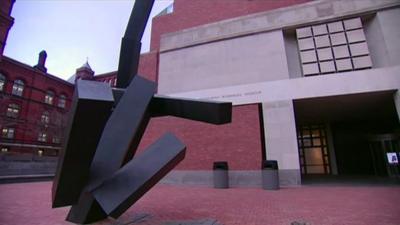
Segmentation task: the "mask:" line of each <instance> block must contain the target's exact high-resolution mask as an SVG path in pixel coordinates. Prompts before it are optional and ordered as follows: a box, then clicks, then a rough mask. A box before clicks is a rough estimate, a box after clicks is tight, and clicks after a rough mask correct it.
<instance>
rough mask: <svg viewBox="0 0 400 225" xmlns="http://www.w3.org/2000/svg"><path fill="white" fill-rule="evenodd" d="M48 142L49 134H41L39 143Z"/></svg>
mask: <svg viewBox="0 0 400 225" xmlns="http://www.w3.org/2000/svg"><path fill="white" fill-rule="evenodd" d="M46 140H47V134H46V133H44V132H39V135H38V141H41V142H46Z"/></svg>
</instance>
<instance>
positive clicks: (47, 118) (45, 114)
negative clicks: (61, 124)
mask: <svg viewBox="0 0 400 225" xmlns="http://www.w3.org/2000/svg"><path fill="white" fill-rule="evenodd" d="M40 121H41V122H42V123H46V124H47V123H49V122H50V115H49V112H46V111H45V112H43V114H42V117H41V118H40Z"/></svg>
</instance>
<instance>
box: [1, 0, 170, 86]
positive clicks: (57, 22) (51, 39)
mask: <svg viewBox="0 0 400 225" xmlns="http://www.w3.org/2000/svg"><path fill="white" fill-rule="evenodd" d="M172 2H173V0H156V1H155V4H154V6H153V11H152V13H151V17H153V16H155V15H157V14H158V13H159V12H161V11H162V10H163V9H164V8H166V7H167V6H169V5H170V4H171V3H172ZM133 4H134V1H133V0H132V1H130V0H85V1H82V0H79V1H78V0H52V1H50V0H34V1H33V0H17V1H16V2H15V4H14V7H13V10H12V13H11V16H12V17H14V19H15V21H14V25H13V26H12V28H11V30H10V33H9V35H8V39H7V43H6V48H5V52H4V55H6V56H8V57H11V58H13V59H16V60H18V61H21V62H23V63H26V64H28V65H31V66H33V65H36V63H37V58H38V54H39V52H40V51H41V50H46V52H47V61H46V67H47V69H48V70H47V72H49V73H50V74H53V75H56V76H58V77H60V78H63V79H68V77H70V76H71V75H72V74H74V73H75V70H76V68H78V67H80V66H81V65H82V64H84V63H85V62H86V58H87V57H88V58H89V64H90V66H91V67H92V69H93V70H94V71H95V73H96V74H100V73H106V72H111V71H115V70H117V65H118V57H119V49H120V44H121V38H122V36H123V34H124V32H125V28H126V25H127V22H128V19H129V16H130V13H131V10H132V7H133ZM150 28H151V19H149V23H148V24H147V27H146V31H145V34H144V36H143V39H142V52H147V51H149V45H150Z"/></svg>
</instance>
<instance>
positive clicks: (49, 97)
mask: <svg viewBox="0 0 400 225" xmlns="http://www.w3.org/2000/svg"><path fill="white" fill-rule="evenodd" d="M53 100H54V92H52V91H47V93H46V96H44V102H45V103H47V104H49V105H53Z"/></svg>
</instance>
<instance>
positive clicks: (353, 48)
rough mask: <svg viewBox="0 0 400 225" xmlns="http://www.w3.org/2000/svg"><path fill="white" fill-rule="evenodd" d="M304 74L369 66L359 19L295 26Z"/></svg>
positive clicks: (369, 60)
mask: <svg viewBox="0 0 400 225" xmlns="http://www.w3.org/2000/svg"><path fill="white" fill-rule="evenodd" d="M296 35H297V43H298V47H299V50H300V59H301V65H302V70H303V75H304V76H311V75H319V74H327V73H337V72H344V71H351V70H359V69H368V68H371V67H372V62H371V57H370V55H369V50H368V46H367V42H366V39H365V35H364V30H363V27H362V22H361V19H360V18H359V17H358V18H353V19H349V20H343V21H336V22H331V23H327V24H319V25H314V26H308V27H302V28H299V29H296Z"/></svg>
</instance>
